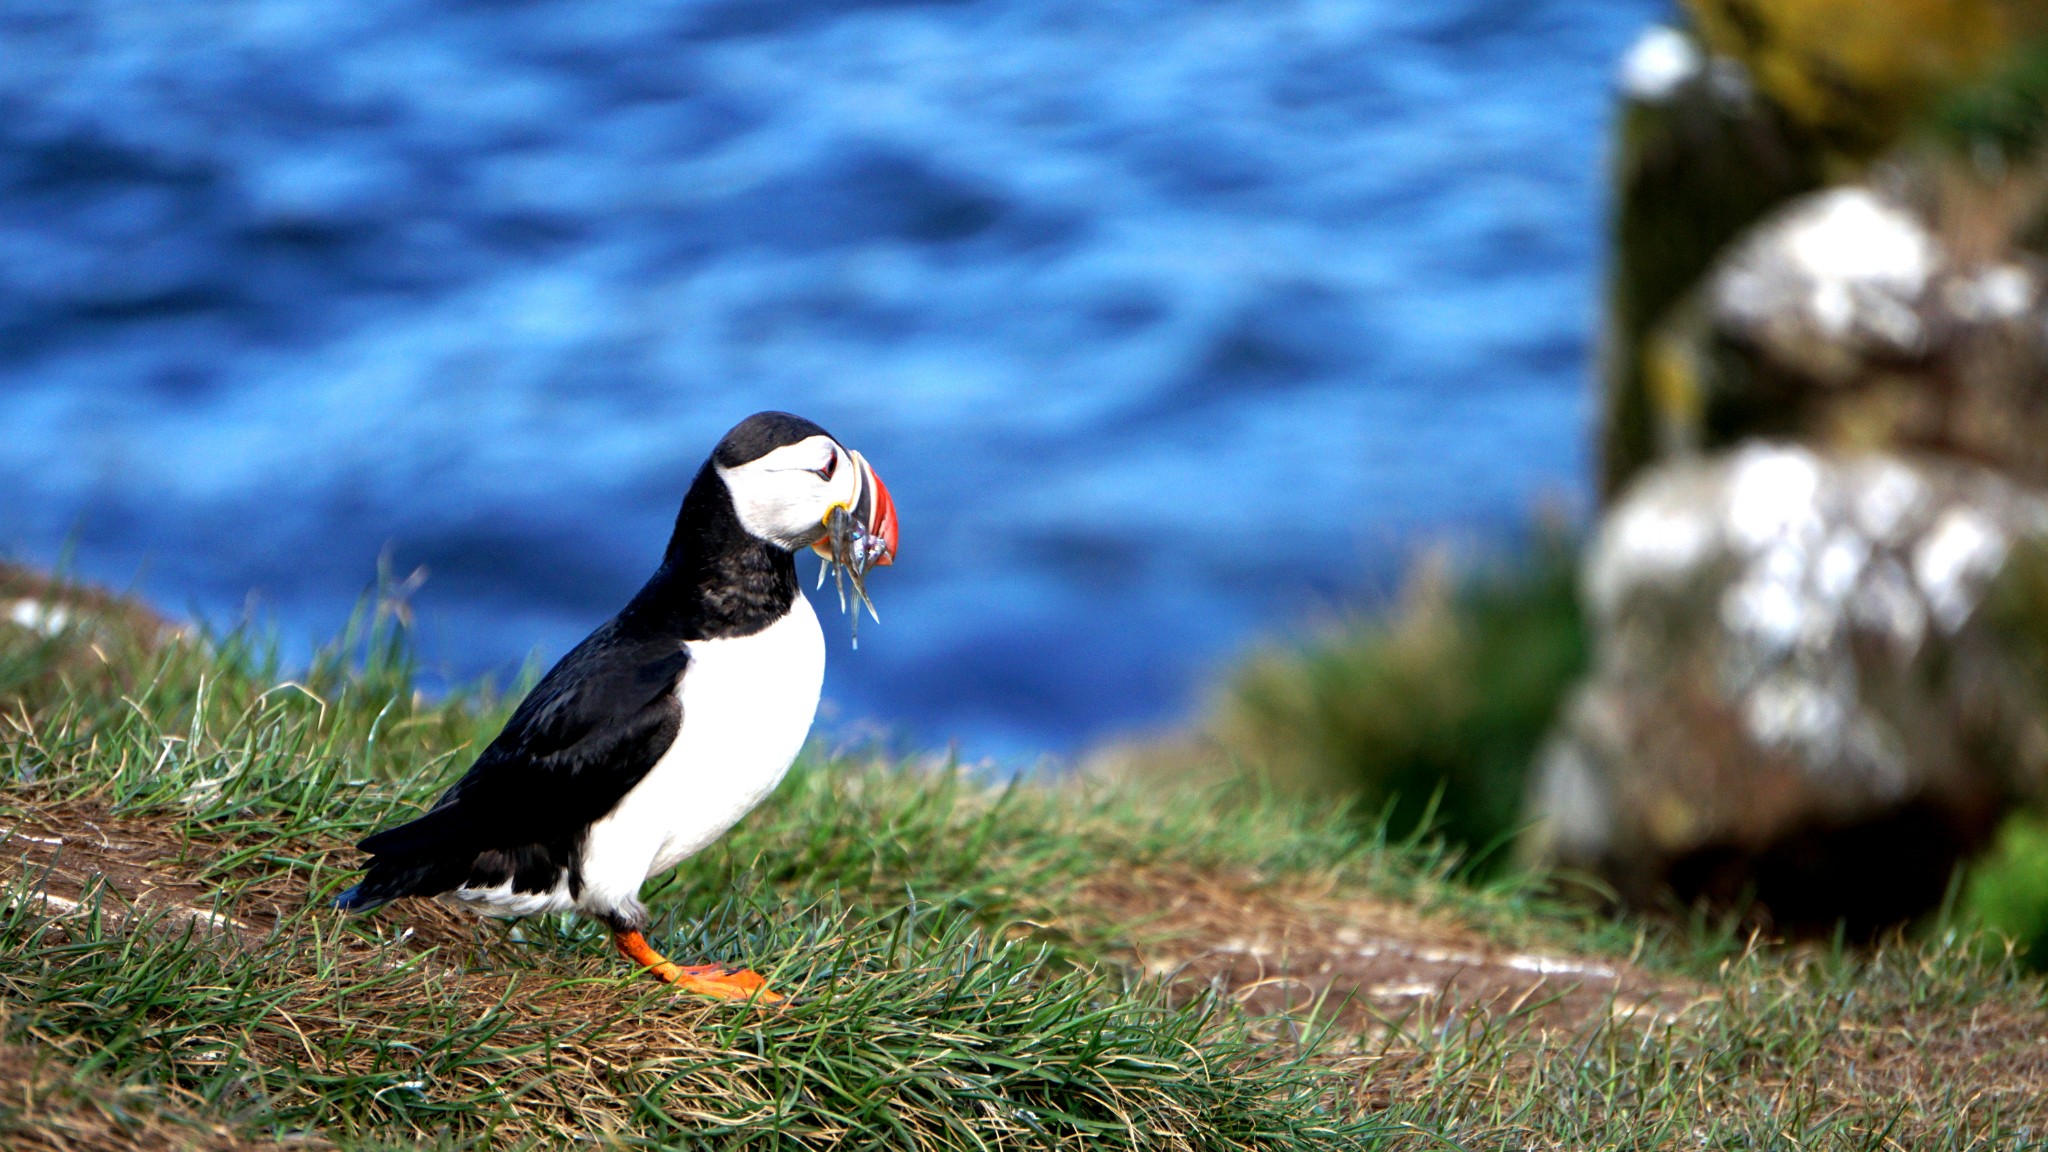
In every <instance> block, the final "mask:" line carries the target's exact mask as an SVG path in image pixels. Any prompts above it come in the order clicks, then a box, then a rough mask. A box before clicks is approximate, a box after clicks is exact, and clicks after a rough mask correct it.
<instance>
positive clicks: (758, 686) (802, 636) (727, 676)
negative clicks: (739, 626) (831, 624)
mask: <svg viewBox="0 0 2048 1152" xmlns="http://www.w3.org/2000/svg"><path fill="white" fill-rule="evenodd" d="M824 679H825V635H824V633H823V631H821V630H820V629H819V627H818V617H817V614H816V613H814V612H812V611H811V604H810V601H808V600H806V599H804V596H803V593H801V592H799V593H797V597H796V603H795V604H793V605H791V606H790V610H789V614H788V615H786V616H784V617H783V618H782V619H781V620H778V621H776V622H775V623H774V624H772V625H770V626H769V627H768V628H766V629H764V630H762V631H760V632H757V633H755V634H754V635H752V636H742V637H737V638H735V639H730V640H696V641H692V642H691V643H690V664H689V667H688V668H687V669H686V670H685V671H684V673H683V681H682V686H681V688H680V696H681V698H682V705H683V727H682V731H681V732H680V733H679V734H678V735H677V736H676V742H675V743H674V744H673V745H672V746H670V748H669V750H668V752H667V753H666V754H664V755H663V756H662V758H661V759H660V761H658V762H657V763H656V764H655V766H654V768H653V770H652V771H650V772H648V774H647V776H646V778H645V779H643V780H641V781H640V783H639V784H638V785H636V786H635V787H634V788H633V790H632V791H631V792H628V793H627V794H626V798H625V799H624V800H621V801H620V802H619V806H618V807H617V808H615V809H613V810H612V812H611V814H610V815H608V816H606V817H605V818H604V819H602V820H599V821H598V822H597V823H595V824H593V825H591V826H590V831H589V833H588V834H587V835H586V836H585V838H584V842H583V882H584V892H583V895H582V898H581V899H580V900H578V901H577V903H578V904H579V905H581V906H583V907H584V908H586V909H588V910H590V911H593V912H598V911H605V910H610V909H617V908H625V907H630V906H632V905H633V903H634V902H635V901H636V898H637V897H638V894H639V891H640V885H641V884H642V883H644V882H645V881H646V880H647V878H648V877H650V876H653V875H654V874H656V873H658V872H662V871H665V870H667V869H669V868H672V867H674V866H675V865H676V864H678V863H680V862H681V861H683V860H685V859H688V858H689V857H690V856H692V855H694V854H695V853H696V852H698V851H699V850H701V849H702V848H704V847H705V846H706V845H708V844H710V843H711V842H712V841H713V840H716V839H718V837H719V836H720V835H722V834H723V833H724V832H725V830H726V829H728V828H730V827H732V826H733V824H734V823H736V822H737V821H738V820H739V818H740V817H742V816H745V815H746V814H747V813H748V812H749V811H751V810H752V809H753V807H754V806H755V805H756V804H759V803H760V802H761V801H762V800H764V799H766V798H767V796H768V794H769V793H770V792H772V791H774V790H775V785H776V784H778V783H780V782H781V780H782V776H783V773H785V772H787V771H789V765H790V762H791V761H793V760H795V759H796V754H797V751H798V750H799V749H801V748H802V747H803V743H804V738H805V737H806V736H807V735H808V734H809V733H810V730H811V720H812V718H813V717H814V716H816V714H817V711H818V690H819V688H820V687H821V686H822V684H823V683H824Z"/></svg>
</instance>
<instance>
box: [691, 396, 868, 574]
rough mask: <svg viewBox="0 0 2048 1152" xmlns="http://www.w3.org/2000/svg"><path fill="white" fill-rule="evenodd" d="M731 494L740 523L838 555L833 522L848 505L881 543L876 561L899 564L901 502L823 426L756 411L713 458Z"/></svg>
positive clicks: (768, 536) (780, 540)
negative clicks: (831, 531)
mask: <svg viewBox="0 0 2048 1152" xmlns="http://www.w3.org/2000/svg"><path fill="white" fill-rule="evenodd" d="M711 463H712V466H713V467H714V468H716V469H717V470H718V476H719V479H721V480H723V481H725V487H726V491H727V492H729V493H730V494H731V495H732V506H733V511H734V512H736V513H737V514H738V515H739V521H740V526H741V527H743V528H745V529H746V530H747V532H748V533H749V534H751V535H753V536H754V537H756V538H757V539H761V540H765V541H767V542H769V543H771V544H774V545H777V546H779V547H782V548H785V549H788V550H789V551H791V552H794V551H796V550H797V549H799V548H807V547H808V548H815V549H817V550H818V552H819V554H820V555H823V556H825V557H827V558H828V559H830V558H832V554H831V548H830V541H829V540H828V539H827V533H826V525H827V524H828V522H829V521H830V519H831V517H832V511H833V509H835V508H845V509H846V510H847V512H849V513H850V514H852V516H853V518H854V520H855V522H856V523H858V524H860V525H861V526H862V527H863V528H865V529H866V530H867V532H868V534H869V535H870V536H872V537H874V538H875V539H877V540H879V541H881V544H882V550H881V552H880V554H879V555H878V556H877V557H876V558H875V560H874V561H873V562H874V563H875V564H878V565H880V564H891V563H894V562H895V559H896V503H895V501H893V500H891V499H890V498H889V489H888V488H886V487H884V486H883V484H882V478H881V477H880V476H877V475H876V474H875V470H874V469H873V468H872V467H870V466H869V465H868V462H867V461H866V460H865V459H863V458H862V457H861V454H860V453H858V452H855V451H854V450H853V449H851V448H848V447H846V446H845V445H843V444H841V443H840V442H839V441H837V440H835V439H833V438H832V435H831V434H830V433H828V432H826V431H825V430H824V429H823V428H820V427H818V426H817V425H816V424H813V423H811V422H810V421H809V420H806V419H804V418H803V417H801V416H792V415H790V414H789V413H787V412H756V413H754V414H753V415H752V416H749V417H747V418H746V419H745V420H742V421H740V422H739V423H738V424H736V425H734V426H733V429H732V431H730V432H727V433H726V434H725V439H723V440H720V441H719V442H718V447H717V449H715V450H714V451H713V452H712V453H711Z"/></svg>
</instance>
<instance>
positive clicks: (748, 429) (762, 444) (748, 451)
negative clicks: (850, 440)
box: [711, 412, 832, 468]
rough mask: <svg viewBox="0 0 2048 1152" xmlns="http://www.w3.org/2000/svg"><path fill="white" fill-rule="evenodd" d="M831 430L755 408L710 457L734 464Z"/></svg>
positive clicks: (826, 434)
mask: <svg viewBox="0 0 2048 1152" xmlns="http://www.w3.org/2000/svg"><path fill="white" fill-rule="evenodd" d="M831 435H832V434H831V433H830V432H827V431H825V430H824V429H823V428H820V427H818V426H817V425H816V424H813V423H811V422H810V421H809V420H806V419H804V418H803V417H801V416H792V415H790V414H789V413H787V412H756V413H754V414H753V415H752V416H749V417H747V418H746V419H745V420H742V421H740V422H739V423H738V424H735V425H733V427H732V431H730V432H727V433H726V434H725V439H723V440H720V441H719V442H718V448H717V450H716V451H714V452H712V453H711V458H712V459H713V460H715V461H717V462H718V464H719V466H720V467H722V468H737V467H739V466H740V465H742V464H745V463H748V462H750V461H754V460H759V459H760V458H761V457H763V456H766V455H767V454H769V453H770V452H773V451H775V450H776V449H777V448H787V447H789V446H790V445H791V444H795V443H798V442H800V441H804V440H808V439H810V438H811V437H813V436H824V437H826V438H828V439H829V438H831Z"/></svg>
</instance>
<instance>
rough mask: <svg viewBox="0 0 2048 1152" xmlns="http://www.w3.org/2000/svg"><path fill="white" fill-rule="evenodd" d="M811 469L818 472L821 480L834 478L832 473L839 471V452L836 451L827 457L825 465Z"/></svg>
mask: <svg viewBox="0 0 2048 1152" xmlns="http://www.w3.org/2000/svg"><path fill="white" fill-rule="evenodd" d="M811 471H813V472H816V473H817V474H818V479H820V480H830V479H832V474H833V473H835V472H837V471H839V453H837V452H834V453H833V454H832V455H830V456H827V457H825V464H824V467H822V468H813V469H811Z"/></svg>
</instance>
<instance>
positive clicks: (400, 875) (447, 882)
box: [334, 856, 468, 912]
mask: <svg viewBox="0 0 2048 1152" xmlns="http://www.w3.org/2000/svg"><path fill="white" fill-rule="evenodd" d="M467 871H468V869H467V866H466V865H465V864H460V863H456V862H452V861H446V860H421V859H417V858H414V859H402V858H400V859H394V858H392V857H389V856H384V857H379V858H377V859H375V860H372V861H370V871H369V874H368V875H366V876H364V877H363V878H362V880H361V881H360V882H359V883H357V884H356V886H355V887H353V888H350V889H349V890H348V891H346V892H343V893H342V894H341V895H339V896H336V897H335V898H334V906H335V907H336V908H339V909H341V910H342V911H344V912H368V911H370V910H371V909H373V908H379V907H382V906H383V905H386V904H389V903H390V902H392V901H393V900H396V899H398V898H399V897H400V896H438V895H440V894H441V893H443V892H446V891H448V890H449V889H451V888H455V887H458V886H460V885H461V883H462V878H463V876H464V875H465V874H466V873H467Z"/></svg>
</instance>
